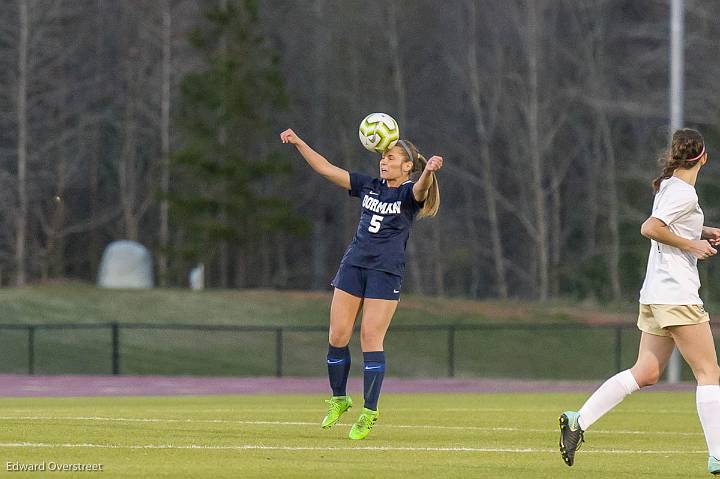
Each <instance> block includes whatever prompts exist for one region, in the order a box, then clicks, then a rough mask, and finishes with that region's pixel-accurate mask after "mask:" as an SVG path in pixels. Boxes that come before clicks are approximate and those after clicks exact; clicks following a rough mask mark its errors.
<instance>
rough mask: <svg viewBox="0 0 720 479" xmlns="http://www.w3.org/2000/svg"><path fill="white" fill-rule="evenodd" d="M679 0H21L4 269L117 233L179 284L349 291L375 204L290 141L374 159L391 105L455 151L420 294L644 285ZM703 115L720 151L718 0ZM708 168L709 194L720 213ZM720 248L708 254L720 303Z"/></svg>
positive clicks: (693, 94) (413, 127) (694, 104)
mask: <svg viewBox="0 0 720 479" xmlns="http://www.w3.org/2000/svg"><path fill="white" fill-rule="evenodd" d="M669 10H670V6H669V2H665V1H657V0H600V1H598V0H511V1H501V0H493V1H479V0H453V1H449V2H433V1H430V0H393V1H377V0H365V1H359V0H344V1H342V2H338V1H330V0H298V1H294V0H263V1H251V0H203V1H190V0H158V1H153V2H148V1H141V0H123V1H119V2H118V1H110V0H76V1H69V0H12V1H10V0H9V1H8V2H6V9H5V14H4V15H3V17H2V19H0V64H2V68H1V69H0V85H1V86H2V88H1V89H0V206H1V207H2V211H3V213H4V214H2V215H0V283H1V284H3V285H6V286H7V285H23V284H26V283H28V282H34V281H46V280H52V279H62V278H78V279H82V280H88V281H92V280H93V279H94V278H95V275H96V272H97V269H98V263H99V259H100V257H101V254H102V250H103V248H104V247H105V245H106V244H107V243H108V242H109V241H112V240H114V239H121V238H124V239H132V240H137V241H140V242H141V243H143V244H145V245H146V246H148V247H149V248H150V249H151V251H152V252H153V254H154V258H155V271H156V274H157V278H158V282H159V284H161V285H163V286H184V285H185V284H186V282H187V280H186V278H187V273H188V271H189V269H190V268H191V267H192V266H193V265H194V264H195V263H198V262H202V263H204V264H205V265H206V275H207V280H208V283H209V285H210V286H212V287H221V288H244V287H275V288H301V289H326V288H327V287H328V283H329V281H330V279H331V278H332V276H333V275H334V272H335V268H336V267H337V264H338V262H339V259H340V258H341V257H342V253H343V251H344V249H345V247H346V246H347V244H348V243H349V241H350V239H351V237H352V234H353V232H354V229H355V227H356V225H357V219H358V214H359V205H358V204H357V202H355V201H353V200H351V199H350V198H348V197H347V195H346V194H345V193H344V192H342V191H338V190H337V188H336V187H334V186H332V185H330V184H326V183H325V182H324V180H323V179H322V178H320V177H318V176H317V175H315V174H314V173H313V172H312V171H311V170H310V169H309V168H308V167H307V166H306V165H305V164H304V162H303V161H302V159H301V158H300V157H299V156H298V155H297V154H296V153H295V151H294V150H291V149H288V148H286V147H283V145H281V144H280V143H279V141H278V137H277V135H278V133H279V132H280V131H282V130H283V129H284V128H287V127H292V128H293V129H295V131H296V132H297V133H298V134H300V135H301V136H302V137H303V138H304V139H305V140H306V141H307V142H308V143H309V144H310V145H311V146H313V147H314V148H315V149H317V150H318V151H319V152H321V153H322V154H324V155H325V156H326V157H327V158H328V159H329V160H330V161H332V162H333V163H335V164H337V165H338V166H341V167H344V168H347V169H350V170H357V171H362V172H365V173H374V172H376V170H377V158H376V157H374V156H373V155H372V154H370V153H369V152H367V151H365V150H364V149H363V148H362V147H361V145H360V143H359V141H358V139H357V126H358V124H359V121H360V120H361V119H362V118H363V117H364V116H365V115H366V114H368V113H370V112H373V111H382V112H386V113H389V114H391V115H392V116H394V117H395V118H396V119H397V120H398V122H399V124H400V126H401V132H402V136H403V137H406V138H408V139H410V140H412V141H413V142H414V143H415V144H416V145H418V146H419V148H420V149H421V151H423V152H424V153H426V156H427V155H432V154H441V155H443V156H444V157H445V159H446V165H445V166H446V167H445V168H444V170H443V172H442V174H441V175H440V178H439V181H440V190H441V195H442V205H441V210H440V213H439V215H438V217H436V218H434V219H431V220H422V221H419V222H418V223H417V224H416V226H415V229H414V231H413V234H412V237H411V239H410V242H409V244H408V258H407V260H408V261H407V262H408V268H407V273H406V279H405V281H406V287H405V290H406V291H409V292H414V293H419V294H433V295H458V296H467V297H472V298H487V297H493V298H509V297H521V298H529V299H539V300H547V299H551V298H559V297H576V298H588V297H589V298H597V299H601V300H629V299H633V298H635V297H636V295H637V291H638V290H639V286H640V282H641V281H642V276H643V274H644V268H645V261H646V257H647V250H648V248H649V244H648V241H647V240H646V239H644V238H642V237H641V236H640V234H639V226H640V224H641V223H642V221H643V220H644V219H645V217H647V216H648V214H649V212H650V209H651V205H652V189H651V188H650V186H649V185H650V181H651V180H652V178H653V177H654V176H656V175H657V174H658V172H659V168H658V166H657V161H656V160H657V158H658V155H659V154H660V153H661V151H662V149H663V147H664V146H665V145H666V143H667V140H668V137H669V134H670V132H669V131H668V126H667V125H668V123H669V120H668V112H669V106H668V88H669V87H668V84H669V80H668V78H669V65H668V62H669V33H670V32H669ZM685 22H686V35H687V38H686V49H685V59H686V67H685V78H686V92H685V118H686V122H687V124H688V126H694V127H697V128H699V129H700V130H701V131H702V132H703V133H704V135H705V137H706V140H707V142H708V145H709V149H710V152H711V156H712V151H713V146H714V145H715V144H716V143H717V137H718V132H717V127H716V125H717V119H718V113H719V112H720V105H719V104H718V103H719V102H718V98H720V95H718V92H719V90H720V84H718V80H717V78H720V77H719V76H718V75H716V74H715V73H716V72H715V70H717V69H718V65H717V64H716V62H715V63H714V62H712V61H708V59H712V58H714V56H715V55H714V53H715V52H716V51H717V48H718V46H720V24H718V22H717V21H716V12H715V11H714V10H713V8H712V4H711V3H709V2H703V1H701V0H688V1H687V2H686V16H685ZM717 174H718V168H717V167H716V166H715V165H714V162H713V161H712V158H711V161H710V162H709V164H708V166H707V167H706V170H705V171H704V172H703V174H702V175H701V179H700V181H699V183H698V186H697V189H698V192H699V196H700V198H701V205H702V206H703V208H704V211H705V215H706V222H707V223H712V222H713V221H718V205H717V200H716V198H718V195H717V191H716V186H715V180H716V179H717ZM715 261H716V260H712V259H711V260H709V261H707V262H706V263H705V265H704V266H703V267H701V275H702V279H703V284H704V288H703V294H704V296H705V297H706V298H711V299H712V297H713V296H714V292H715V291H717V290H718V289H717V287H716V286H714V279H715V278H717V277H718V272H719V268H718V267H717V266H715V265H714V262H715Z"/></svg>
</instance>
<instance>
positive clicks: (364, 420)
mask: <svg viewBox="0 0 720 479" xmlns="http://www.w3.org/2000/svg"><path fill="white" fill-rule="evenodd" d="M378 417H380V411H373V410H372V409H368V408H363V412H362V414H360V417H359V418H358V420H357V422H355V424H353V426H352V428H351V429H350V435H349V437H350V439H355V440H358V439H365V438H366V437H367V435H368V434H370V431H372V428H373V426H374V425H375V421H377V419H378Z"/></svg>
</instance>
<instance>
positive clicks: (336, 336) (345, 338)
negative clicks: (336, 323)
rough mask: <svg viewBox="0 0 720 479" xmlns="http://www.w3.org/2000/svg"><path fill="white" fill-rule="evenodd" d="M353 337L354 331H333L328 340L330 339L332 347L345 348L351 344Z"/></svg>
mask: <svg viewBox="0 0 720 479" xmlns="http://www.w3.org/2000/svg"><path fill="white" fill-rule="evenodd" d="M351 336H352V330H349V331H344V330H337V329H331V330H330V334H329V338H328V339H329V342H330V345H331V346H334V347H336V348H343V347H345V346H347V345H348V343H349V342H350V337H351Z"/></svg>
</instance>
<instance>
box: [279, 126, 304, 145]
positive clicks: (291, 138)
mask: <svg viewBox="0 0 720 479" xmlns="http://www.w3.org/2000/svg"><path fill="white" fill-rule="evenodd" d="M280 141H282V142H283V143H290V144H292V145H296V144H297V143H299V142H300V137H299V136H297V135H296V134H295V132H294V131H292V129H290V128H288V129H287V130H285V131H283V132H282V133H280Z"/></svg>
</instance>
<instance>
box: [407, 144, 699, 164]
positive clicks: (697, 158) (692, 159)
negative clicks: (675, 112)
mask: <svg viewBox="0 0 720 479" xmlns="http://www.w3.org/2000/svg"><path fill="white" fill-rule="evenodd" d="M400 141H402V140H400ZM704 154H705V143H703V147H702V151H700V154H699V155H698V156H696V157H695V158H690V159H689V160H687V161H697V160H699V159H700V158H702V156H703V155H704Z"/></svg>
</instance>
